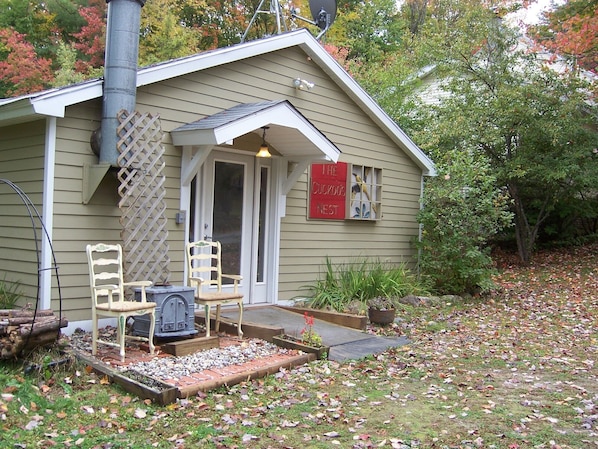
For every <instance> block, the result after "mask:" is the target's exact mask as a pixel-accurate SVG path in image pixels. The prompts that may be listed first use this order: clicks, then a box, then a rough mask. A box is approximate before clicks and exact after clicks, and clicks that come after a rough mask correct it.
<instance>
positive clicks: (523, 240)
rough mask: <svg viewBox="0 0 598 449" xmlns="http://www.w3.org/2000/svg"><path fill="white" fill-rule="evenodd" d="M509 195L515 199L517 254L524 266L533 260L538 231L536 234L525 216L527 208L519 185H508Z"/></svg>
mask: <svg viewBox="0 0 598 449" xmlns="http://www.w3.org/2000/svg"><path fill="white" fill-rule="evenodd" d="M508 189H509V194H510V195H511V198H512V199H513V208H514V213H515V239H516V241H517V252H518V254H519V258H520V259H521V261H522V262H523V263H524V264H526V265H527V264H529V263H530V262H531V260H532V252H533V248H534V244H535V243H536V234H537V230H536V231H535V232H534V231H533V230H532V229H531V227H530V225H529V221H528V219H527V216H526V215H525V208H524V207H523V202H522V201H521V197H520V196H519V189H518V188H517V184H515V183H509V184H508Z"/></svg>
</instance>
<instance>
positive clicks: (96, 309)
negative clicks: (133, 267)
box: [87, 243, 156, 362]
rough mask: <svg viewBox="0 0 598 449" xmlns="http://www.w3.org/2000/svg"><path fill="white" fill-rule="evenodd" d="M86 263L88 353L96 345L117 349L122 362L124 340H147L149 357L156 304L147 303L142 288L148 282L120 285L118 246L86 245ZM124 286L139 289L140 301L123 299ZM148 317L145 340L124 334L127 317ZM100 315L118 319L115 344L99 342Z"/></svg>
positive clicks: (121, 259) (147, 284) (123, 357)
mask: <svg viewBox="0 0 598 449" xmlns="http://www.w3.org/2000/svg"><path fill="white" fill-rule="evenodd" d="M87 261H88V263H89V283H90V286H91V296H92V298H93V304H92V320H93V334H92V354H93V355H95V354H96V352H97V345H98V343H101V344H104V345H108V346H112V347H117V348H120V359H121V361H122V362H124V361H125V338H129V339H132V340H141V341H147V342H148V343H149V350H150V354H152V355H153V354H154V341H153V340H154V328H155V325H156V315H155V310H156V303H154V302H148V301H147V298H146V293H145V288H146V287H150V286H151V285H152V283H151V282H150V281H137V282H124V281H123V255H122V247H121V246H120V245H118V244H117V245H108V244H105V243H98V244H96V245H87ZM125 287H138V288H140V290H141V301H130V300H127V299H125V291H124V290H125ZM146 314H147V315H149V316H150V327H149V335H148V337H137V336H133V335H126V332H125V331H126V323H127V317H129V316H135V315H146ZM100 316H107V317H114V318H116V319H117V320H118V324H117V330H118V332H117V342H116V343H114V342H110V341H106V340H101V339H100V338H99V336H98V320H99V317H100Z"/></svg>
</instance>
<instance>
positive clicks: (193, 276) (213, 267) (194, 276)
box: [185, 240, 243, 338]
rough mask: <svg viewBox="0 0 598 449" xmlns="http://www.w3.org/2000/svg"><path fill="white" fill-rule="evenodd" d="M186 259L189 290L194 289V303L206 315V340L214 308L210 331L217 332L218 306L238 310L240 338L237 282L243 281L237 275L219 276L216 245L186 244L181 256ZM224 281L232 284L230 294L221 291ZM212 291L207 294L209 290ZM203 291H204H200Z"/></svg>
mask: <svg viewBox="0 0 598 449" xmlns="http://www.w3.org/2000/svg"><path fill="white" fill-rule="evenodd" d="M185 254H186V259H187V276H188V279H189V286H190V287H194V288H195V302H196V303H197V304H200V305H203V306H204V308H205V315H206V336H207V337H209V336H210V308H211V307H212V306H216V321H215V328H214V330H215V331H216V332H218V331H219V330H220V306H221V305H222V304H228V303H236V304H237V305H238V306H239V320H238V322H237V332H238V335H239V337H241V338H242V337H243V330H242V329H241V322H242V320H243V295H242V294H241V293H239V289H238V287H239V282H240V281H241V280H242V279H243V277H242V276H240V275H234V274H222V263H221V254H222V246H221V245H220V242H210V241H207V240H200V241H197V242H191V243H187V251H186V252H185ZM223 278H227V279H231V280H232V281H233V291H232V292H223V291H222V279H223ZM214 286H215V287H216V288H215V289H213V290H215V291H210V290H209V288H210V287H214ZM204 287H206V288H207V289H208V290H207V291H204V290H203V288H204Z"/></svg>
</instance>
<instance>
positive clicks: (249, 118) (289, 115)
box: [171, 101, 341, 162]
mask: <svg viewBox="0 0 598 449" xmlns="http://www.w3.org/2000/svg"><path fill="white" fill-rule="evenodd" d="M190 125H192V124H190ZM264 126H268V127H270V128H272V129H271V130H268V133H269V134H268V139H267V140H268V142H269V143H270V144H272V145H273V146H274V147H275V148H276V150H277V151H278V152H279V153H281V154H282V155H283V156H284V157H288V158H292V159H325V160H329V161H333V162H337V161H338V158H339V156H340V154H341V152H340V150H339V149H338V148H337V147H336V145H334V143H332V142H331V141H330V140H328V138H327V137H326V136H325V135H324V134H322V133H321V132H320V131H319V130H318V129H317V128H316V127H315V126H314V125H313V124H312V123H311V122H310V121H309V120H307V119H306V118H305V116H303V115H302V114H301V113H300V112H299V111H298V110H297V109H296V108H295V107H293V105H292V104H291V103H290V102H288V101H280V102H272V105H271V106H269V107H266V108H264V109H261V110H259V111H257V112H253V113H251V114H247V115H245V116H242V117H238V118H235V119H234V120H231V121H228V122H223V123H219V124H216V125H215V126H213V127H212V126H210V127H206V128H195V129H189V127H190V126H189V125H187V126H183V127H181V128H182V129H175V130H173V131H171V136H172V142H173V144H174V145H176V146H214V145H222V144H224V143H226V142H229V141H232V140H234V139H236V138H237V137H240V136H243V135H245V134H248V133H250V132H254V131H256V130H260V129H261V128H262V127H264ZM284 129H288V130H296V131H298V132H299V133H300V134H301V135H302V136H303V144H302V145H301V150H299V151H298V150H297V149H296V148H292V149H291V148H290V145H287V144H285V133H284ZM280 131H282V132H280Z"/></svg>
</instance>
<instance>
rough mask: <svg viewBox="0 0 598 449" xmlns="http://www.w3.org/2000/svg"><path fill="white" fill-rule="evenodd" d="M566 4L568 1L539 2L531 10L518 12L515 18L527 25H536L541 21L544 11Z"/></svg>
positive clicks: (551, 0)
mask: <svg viewBox="0 0 598 449" xmlns="http://www.w3.org/2000/svg"><path fill="white" fill-rule="evenodd" d="M565 2H566V0H538V1H537V2H534V3H532V4H531V5H530V7H529V8H526V9H522V10H520V11H518V12H517V13H516V14H515V15H514V17H515V19H516V20H520V21H522V22H523V23H525V24H527V25H534V24H537V23H538V22H539V21H540V19H541V17H542V12H543V11H546V10H551V9H554V5H557V6H558V5H562V4H563V3H565Z"/></svg>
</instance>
